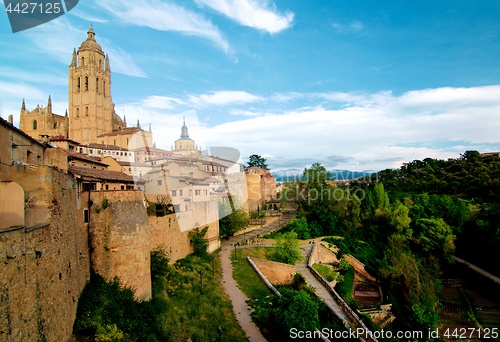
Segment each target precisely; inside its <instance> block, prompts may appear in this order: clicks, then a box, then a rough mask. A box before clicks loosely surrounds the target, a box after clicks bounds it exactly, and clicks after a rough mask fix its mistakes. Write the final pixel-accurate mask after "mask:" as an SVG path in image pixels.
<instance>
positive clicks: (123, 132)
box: [98, 127, 145, 138]
mask: <svg viewBox="0 0 500 342" xmlns="http://www.w3.org/2000/svg"><path fill="white" fill-rule="evenodd" d="M139 131H143V130H142V129H141V128H137V127H133V128H124V129H122V130H121V131H116V132H110V133H104V134H101V135H99V136H98V138H101V137H112V136H116V135H126V134H133V133H136V132H139ZM144 132H145V131H144Z"/></svg>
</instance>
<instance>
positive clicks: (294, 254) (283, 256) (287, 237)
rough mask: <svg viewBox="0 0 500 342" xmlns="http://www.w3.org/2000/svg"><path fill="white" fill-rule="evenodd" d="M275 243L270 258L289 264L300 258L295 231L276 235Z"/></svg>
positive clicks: (293, 263)
mask: <svg viewBox="0 0 500 342" xmlns="http://www.w3.org/2000/svg"><path fill="white" fill-rule="evenodd" d="M275 240H276V245H275V248H274V249H273V251H272V253H271V259H272V260H274V261H277V262H283V263H286V264H290V265H295V263H296V262H297V261H298V260H299V259H300V244H299V240H298V239H297V233H295V232H294V231H291V232H288V233H284V234H283V235H278V236H277V237H276V238H275Z"/></svg>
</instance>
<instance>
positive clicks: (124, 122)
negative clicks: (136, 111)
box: [123, 114, 127, 127]
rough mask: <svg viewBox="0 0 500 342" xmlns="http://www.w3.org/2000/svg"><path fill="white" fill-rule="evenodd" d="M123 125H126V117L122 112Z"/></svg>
mask: <svg viewBox="0 0 500 342" xmlns="http://www.w3.org/2000/svg"><path fill="white" fill-rule="evenodd" d="M123 126H125V127H127V119H126V118H125V114H123Z"/></svg>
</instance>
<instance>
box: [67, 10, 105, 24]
mask: <svg viewBox="0 0 500 342" xmlns="http://www.w3.org/2000/svg"><path fill="white" fill-rule="evenodd" d="M68 13H69V14H71V15H74V16H75V17H78V18H80V19H83V20H85V21H87V22H91V23H107V22H108V20H107V19H104V18H100V17H96V16H95V15H92V14H89V13H87V12H84V11H81V10H79V9H78V8H74V9H72V10H71V11H70V12H68Z"/></svg>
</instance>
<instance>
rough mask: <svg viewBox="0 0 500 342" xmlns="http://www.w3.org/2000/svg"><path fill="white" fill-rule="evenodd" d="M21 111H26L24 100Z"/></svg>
mask: <svg viewBox="0 0 500 342" xmlns="http://www.w3.org/2000/svg"><path fill="white" fill-rule="evenodd" d="M21 110H26V103H24V99H23V104H22V105H21Z"/></svg>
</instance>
